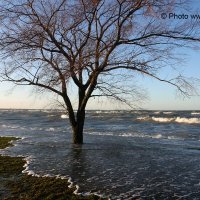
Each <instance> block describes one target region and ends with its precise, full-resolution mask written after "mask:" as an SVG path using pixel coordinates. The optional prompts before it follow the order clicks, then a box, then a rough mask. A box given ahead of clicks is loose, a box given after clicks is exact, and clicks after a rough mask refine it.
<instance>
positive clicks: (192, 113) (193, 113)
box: [191, 112, 200, 115]
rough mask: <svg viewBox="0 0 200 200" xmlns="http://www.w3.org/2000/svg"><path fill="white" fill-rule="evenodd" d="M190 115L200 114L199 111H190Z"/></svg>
mask: <svg viewBox="0 0 200 200" xmlns="http://www.w3.org/2000/svg"><path fill="white" fill-rule="evenodd" d="M191 115H200V112H191Z"/></svg>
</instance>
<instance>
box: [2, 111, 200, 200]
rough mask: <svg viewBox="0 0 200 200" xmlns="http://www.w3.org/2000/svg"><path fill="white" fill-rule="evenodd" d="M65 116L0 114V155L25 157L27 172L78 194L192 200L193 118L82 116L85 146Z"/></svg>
mask: <svg viewBox="0 0 200 200" xmlns="http://www.w3.org/2000/svg"><path fill="white" fill-rule="evenodd" d="M64 114H65V113H63V112H61V111H48V110H46V111H45V110H41V111H40V110H38V111H34V110H0V135H1V136H17V137H21V138H23V140H18V141H16V142H15V144H16V146H14V147H11V148H8V149H6V150H4V151H1V153H5V154H8V155H13V156H27V157H28V160H29V165H28V172H30V173H32V174H34V173H35V174H38V175H62V176H66V177H71V178H72V181H73V182H74V184H78V185H79V192H83V193H85V192H97V193H99V194H103V195H106V196H109V197H110V198H111V199H139V198H141V199H199V198H200V112H199V111H168V112H167V111H164V112H162V111H88V112H87V120H86V125H85V131H84V132H85V135H84V141H85V143H84V145H82V146H78V145H72V144H71V134H70V133H71V129H70V127H69V123H68V121H67V117H66V116H65V115H64Z"/></svg>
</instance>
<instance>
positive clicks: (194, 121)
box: [175, 117, 200, 124]
mask: <svg viewBox="0 0 200 200" xmlns="http://www.w3.org/2000/svg"><path fill="white" fill-rule="evenodd" d="M175 122H177V123H186V124H199V123H200V119H199V118H196V117H193V118H185V117H177V118H176V119H175Z"/></svg>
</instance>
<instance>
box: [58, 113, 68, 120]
mask: <svg viewBox="0 0 200 200" xmlns="http://www.w3.org/2000/svg"><path fill="white" fill-rule="evenodd" d="M60 117H61V118H62V119H68V118H69V116H68V115H65V114H62V115H61V116H60Z"/></svg>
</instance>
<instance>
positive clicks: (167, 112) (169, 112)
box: [163, 111, 173, 115]
mask: <svg viewBox="0 0 200 200" xmlns="http://www.w3.org/2000/svg"><path fill="white" fill-rule="evenodd" d="M172 113H173V112H171V111H166V112H163V114H165V115H170V114H172Z"/></svg>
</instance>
